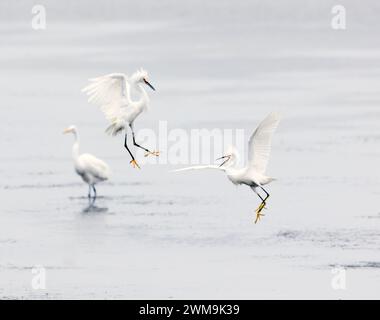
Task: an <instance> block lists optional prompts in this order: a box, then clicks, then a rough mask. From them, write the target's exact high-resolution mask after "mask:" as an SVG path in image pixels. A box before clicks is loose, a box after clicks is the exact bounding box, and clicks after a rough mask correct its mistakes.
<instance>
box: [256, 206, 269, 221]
mask: <svg viewBox="0 0 380 320" xmlns="http://www.w3.org/2000/svg"><path fill="white" fill-rule="evenodd" d="M265 205H266V203H265V202H262V203H261V204H260V205H259V207H258V208H257V209H256V210H255V212H256V219H255V223H257V221H259V220H260V218H261V217H262V216H265V214H262V213H261V210H263V209H264V208H265Z"/></svg>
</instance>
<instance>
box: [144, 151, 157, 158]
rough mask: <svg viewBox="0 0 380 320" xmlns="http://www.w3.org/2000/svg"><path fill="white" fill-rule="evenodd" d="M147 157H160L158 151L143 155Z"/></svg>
mask: <svg viewBox="0 0 380 320" xmlns="http://www.w3.org/2000/svg"><path fill="white" fill-rule="evenodd" d="M149 155H152V156H156V157H158V156H159V155H160V151H148V152H147V153H145V155H144V157H147V156H149Z"/></svg>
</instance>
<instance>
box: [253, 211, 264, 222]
mask: <svg viewBox="0 0 380 320" xmlns="http://www.w3.org/2000/svg"><path fill="white" fill-rule="evenodd" d="M262 216H265V214H262V213H260V212H256V219H255V224H256V223H257V221H259V220H260V218H261V217H262Z"/></svg>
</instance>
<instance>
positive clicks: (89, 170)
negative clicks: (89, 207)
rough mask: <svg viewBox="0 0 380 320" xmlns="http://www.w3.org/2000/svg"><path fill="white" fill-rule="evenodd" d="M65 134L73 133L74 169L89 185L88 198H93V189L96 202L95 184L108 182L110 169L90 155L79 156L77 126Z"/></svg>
mask: <svg viewBox="0 0 380 320" xmlns="http://www.w3.org/2000/svg"><path fill="white" fill-rule="evenodd" d="M63 133H64V134H66V133H72V134H73V135H74V137H75V141H74V144H73V148H72V157H73V160H74V168H75V171H76V173H77V174H78V175H80V176H81V177H82V180H83V181H84V182H86V183H87V184H88V198H91V189H92V190H93V191H94V200H95V199H96V189H95V184H96V183H98V182H101V181H105V180H108V179H109V177H110V168H109V167H108V165H107V164H106V163H105V162H104V161H102V160H100V159H98V158H96V157H94V156H93V155H92V154H89V153H82V154H79V137H78V130H77V128H76V127H75V126H70V127H68V128H66V129H65V130H64V131H63Z"/></svg>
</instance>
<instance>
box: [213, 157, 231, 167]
mask: <svg viewBox="0 0 380 320" xmlns="http://www.w3.org/2000/svg"><path fill="white" fill-rule="evenodd" d="M226 158H227V159H226ZM222 159H226V160H224V161H223V162H222V163H221V164H220V165H219V167H221V166H223V165H224V164H225V163H226V162H227V161H228V160H230V156H223V157H220V158H218V159H216V160H222Z"/></svg>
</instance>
